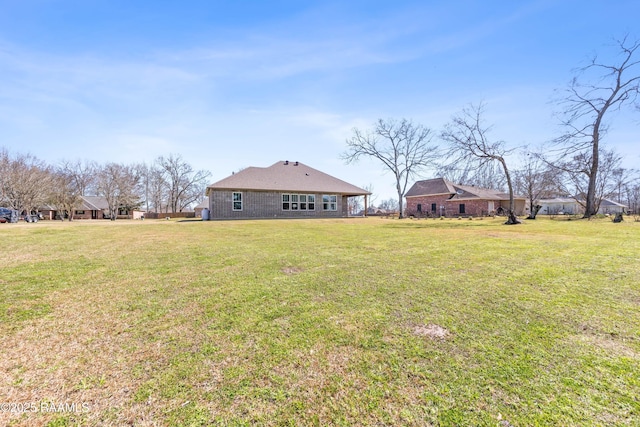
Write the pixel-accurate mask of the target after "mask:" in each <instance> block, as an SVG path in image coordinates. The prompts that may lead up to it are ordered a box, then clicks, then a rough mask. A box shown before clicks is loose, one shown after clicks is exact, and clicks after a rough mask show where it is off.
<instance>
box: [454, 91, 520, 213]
mask: <svg viewBox="0 0 640 427" xmlns="http://www.w3.org/2000/svg"><path fill="white" fill-rule="evenodd" d="M483 113H484V104H482V103H481V104H479V105H478V106H474V105H473V104H472V105H470V106H469V107H468V108H464V109H463V110H462V112H461V113H460V114H459V115H457V116H454V117H453V119H451V122H450V123H449V124H447V125H446V126H445V129H444V131H443V132H442V135H441V136H442V139H443V140H445V141H446V142H448V143H449V145H450V149H449V152H448V155H447V158H448V159H449V164H451V163H467V164H468V165H470V168H471V169H480V168H483V167H486V165H487V164H489V163H493V162H498V163H499V164H500V166H501V168H502V172H503V173H504V177H505V180H506V182H507V187H508V189H509V210H508V212H507V214H508V219H507V222H506V224H519V223H520V220H519V219H518V218H517V217H516V214H515V202H514V197H513V184H512V181H511V174H510V172H509V168H508V167H507V161H506V160H505V156H506V155H507V154H509V153H510V151H511V150H507V148H506V144H505V142H504V141H497V142H491V141H489V139H488V136H487V135H488V133H489V132H490V130H491V128H490V127H486V126H485V125H484V123H483V120H482V114H483Z"/></svg>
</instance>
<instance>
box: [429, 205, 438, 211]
mask: <svg viewBox="0 0 640 427" xmlns="http://www.w3.org/2000/svg"><path fill="white" fill-rule="evenodd" d="M437 210H438V204H437V203H431V212H435V211H437Z"/></svg>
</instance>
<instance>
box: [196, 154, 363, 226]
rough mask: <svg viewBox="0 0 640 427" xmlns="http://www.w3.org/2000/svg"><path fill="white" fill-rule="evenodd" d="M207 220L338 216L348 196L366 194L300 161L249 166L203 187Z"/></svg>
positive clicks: (345, 207)
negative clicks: (205, 187) (207, 203)
mask: <svg viewBox="0 0 640 427" xmlns="http://www.w3.org/2000/svg"><path fill="white" fill-rule="evenodd" d="M206 195H207V197H209V217H210V218H211V219H248V218H341V217H347V216H348V203H347V201H348V199H349V197H358V196H364V197H365V207H366V205H367V197H368V196H369V195H371V193H370V192H368V191H367V190H363V189H362V188H359V187H356V186H355V185H351V184H349V183H347V182H345V181H342V180H340V179H338V178H334V177H333V176H331V175H327V174H326V173H324V172H320V171H319V170H316V169H313V168H311V167H309V166H307V165H305V164H302V163H300V162H289V161H279V162H277V163H274V164H273V165H271V166H269V167H266V168H261V167H249V168H246V169H243V170H241V171H240V172H238V173H234V174H232V175H231V176H229V177H227V178H224V179H222V180H220V181H218V182H216V183H214V184H211V185H209V186H208V187H207V192H206Z"/></svg>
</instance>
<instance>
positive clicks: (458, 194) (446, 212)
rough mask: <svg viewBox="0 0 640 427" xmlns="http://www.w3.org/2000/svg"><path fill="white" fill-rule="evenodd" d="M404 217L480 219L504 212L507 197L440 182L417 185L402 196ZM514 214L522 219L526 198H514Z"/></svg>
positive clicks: (426, 182) (430, 180)
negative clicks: (404, 208) (405, 203)
mask: <svg viewBox="0 0 640 427" xmlns="http://www.w3.org/2000/svg"><path fill="white" fill-rule="evenodd" d="M405 198H406V201H407V208H406V215H408V216H409V215H413V216H416V217H440V216H448V217H452V216H484V215H493V214H496V213H497V214H500V213H502V212H506V211H507V210H508V209H509V194H507V193H503V192H499V191H496V190H490V189H487V188H480V187H474V186H470V185H459V184H454V183H453V182H451V181H448V180H446V179H444V178H434V179H427V180H423V181H417V182H416V183H415V184H413V186H412V187H411V188H410V189H409V191H407V194H406V195H405ZM514 201H515V213H516V215H523V214H524V213H525V208H526V198H524V197H515V198H514Z"/></svg>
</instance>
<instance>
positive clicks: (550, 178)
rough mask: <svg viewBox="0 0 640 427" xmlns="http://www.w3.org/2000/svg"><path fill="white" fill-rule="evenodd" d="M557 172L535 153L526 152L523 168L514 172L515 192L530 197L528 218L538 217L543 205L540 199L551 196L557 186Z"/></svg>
mask: <svg viewBox="0 0 640 427" xmlns="http://www.w3.org/2000/svg"><path fill="white" fill-rule="evenodd" d="M554 175H555V173H554V171H553V170H552V169H551V168H550V167H549V166H548V165H547V164H546V163H545V162H544V161H543V160H542V158H541V157H540V156H539V155H537V154H534V153H530V152H524V153H523V158H522V168H521V169H518V170H516V171H515V172H514V178H515V179H514V183H513V185H514V192H515V193H518V194H522V195H526V196H527V198H528V199H529V208H530V211H529V216H528V217H527V219H536V216H537V215H538V211H540V209H541V206H540V205H539V204H538V201H539V200H540V199H543V198H546V197H550V196H551V195H552V194H553V190H554V188H555V184H554V182H555V176H554Z"/></svg>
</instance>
